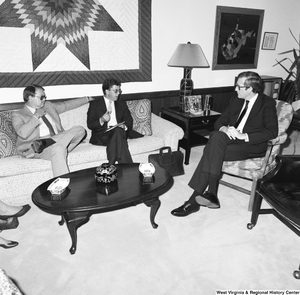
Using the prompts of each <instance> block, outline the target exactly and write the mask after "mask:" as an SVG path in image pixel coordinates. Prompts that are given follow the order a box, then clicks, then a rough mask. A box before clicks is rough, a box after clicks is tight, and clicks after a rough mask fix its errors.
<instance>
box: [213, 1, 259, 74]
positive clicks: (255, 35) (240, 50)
mask: <svg viewBox="0 0 300 295" xmlns="http://www.w3.org/2000/svg"><path fill="white" fill-rule="evenodd" d="M263 17H264V10H259V9H249V8H239V7H228V6H217V10H216V25H215V39H214V51H213V62H212V69H213V70H231V69H255V68H257V62H258V54H259V48H260V39H261V31H262V24H263Z"/></svg>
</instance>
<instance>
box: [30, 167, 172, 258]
mask: <svg viewBox="0 0 300 295" xmlns="http://www.w3.org/2000/svg"><path fill="white" fill-rule="evenodd" d="M115 166H116V167H117V172H118V177H117V186H118V190H117V191H116V192H113V193H111V194H109V195H106V194H105V193H101V192H100V191H99V185H98V184H97V182H96V180H95V178H94V172H95V168H96V167H94V168H89V169H84V170H79V171H75V172H72V173H68V174H65V175H62V176H60V177H62V178H70V184H69V186H68V188H67V193H68V195H67V197H65V198H64V199H63V200H61V201H52V200H51V198H50V197H51V194H50V192H49V191H48V190H47V188H48V186H49V185H50V184H51V183H52V182H53V181H54V180H55V179H56V178H52V179H50V180H48V181H46V182H44V183H42V184H41V185H39V186H38V187H37V188H36V189H35V190H34V191H33V193H32V201H33V203H34V204H35V205H36V206H37V207H39V208H40V209H41V210H43V211H45V212H47V213H51V214H55V215H61V217H62V219H61V221H59V225H63V224H64V223H65V222H66V224H67V227H68V230H69V233H70V236H71V239H72V246H71V248H70V253H71V254H74V253H75V252H76V245H77V229H78V228H79V227H80V226H81V225H83V224H85V223H87V222H88V221H89V218H90V216H91V215H92V214H96V213H103V212H108V211H113V210H118V209H123V208H127V207H130V206H136V205H138V204H140V203H144V204H145V205H146V206H148V207H151V209H150V222H151V224H152V226H153V228H157V227H158V225H157V224H156V223H155V221H154V219H155V215H156V213H157V211H158V209H159V207H160V200H159V198H158V197H159V196H160V195H162V194H164V193H165V192H166V191H168V190H169V189H170V188H171V187H172V185H173V177H172V176H171V175H170V174H169V173H168V172H167V171H166V170H165V169H163V168H161V167H155V169H156V170H155V173H154V182H153V183H146V184H143V182H142V179H141V175H140V172H139V169H138V168H139V164H138V163H133V164H118V165H115Z"/></svg>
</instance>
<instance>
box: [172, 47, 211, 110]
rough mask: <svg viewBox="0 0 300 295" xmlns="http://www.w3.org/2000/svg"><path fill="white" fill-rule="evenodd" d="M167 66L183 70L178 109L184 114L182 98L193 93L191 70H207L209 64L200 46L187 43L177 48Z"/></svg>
mask: <svg viewBox="0 0 300 295" xmlns="http://www.w3.org/2000/svg"><path fill="white" fill-rule="evenodd" d="M168 66H169V67H180V68H183V78H182V80H181V82H180V92H179V94H180V98H179V108H180V110H181V111H183V112H184V111H185V109H186V108H185V102H184V97H185V96H189V95H191V94H192V92H193V86H194V83H193V80H192V79H191V76H192V69H193V68H209V64H208V62H207V59H206V57H205V55H204V53H203V51H202V49H201V47H200V45H198V44H191V43H190V42H188V43H187V44H179V45H178V46H177V48H176V50H175V52H174V53H173V55H172V57H171V59H170V61H169V62H168Z"/></svg>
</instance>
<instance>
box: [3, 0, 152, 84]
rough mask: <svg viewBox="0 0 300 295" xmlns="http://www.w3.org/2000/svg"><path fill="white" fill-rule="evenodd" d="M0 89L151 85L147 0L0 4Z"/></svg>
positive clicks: (26, 0) (51, 0)
mask: <svg viewBox="0 0 300 295" xmlns="http://www.w3.org/2000/svg"><path fill="white" fill-rule="evenodd" d="M0 40H1V43H0V87H24V86H27V85H30V84H33V83H34V84H40V85H43V86H47V85H71V84H101V83H102V82H103V80H104V79H105V78H107V77H110V76H113V77H117V78H119V79H120V80H121V82H135V81H151V75H152V50H151V0H47V1H34V0H0Z"/></svg>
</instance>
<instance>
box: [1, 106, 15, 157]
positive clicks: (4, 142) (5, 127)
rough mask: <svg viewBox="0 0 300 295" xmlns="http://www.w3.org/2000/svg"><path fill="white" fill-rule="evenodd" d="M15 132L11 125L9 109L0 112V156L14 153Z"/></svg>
mask: <svg viewBox="0 0 300 295" xmlns="http://www.w3.org/2000/svg"><path fill="white" fill-rule="evenodd" d="M16 142H17V134H16V132H15V130H14V128H13V126H12V122H11V111H2V112H0V158H4V157H9V156H13V155H15V154H16Z"/></svg>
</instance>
